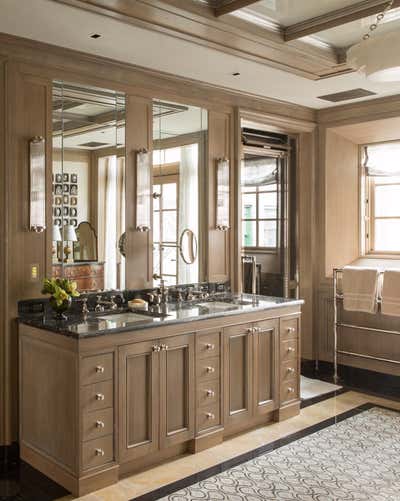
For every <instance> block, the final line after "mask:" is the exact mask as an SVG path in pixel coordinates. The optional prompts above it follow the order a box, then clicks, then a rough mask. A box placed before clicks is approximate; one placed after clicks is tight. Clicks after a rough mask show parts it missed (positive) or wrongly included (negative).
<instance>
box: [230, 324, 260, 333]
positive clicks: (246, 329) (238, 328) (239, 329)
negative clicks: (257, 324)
mask: <svg viewBox="0 0 400 501" xmlns="http://www.w3.org/2000/svg"><path fill="white" fill-rule="evenodd" d="M252 329H253V324H240V325H232V326H231V327H225V329H224V333H226V334H227V335H228V336H240V335H243V334H252Z"/></svg>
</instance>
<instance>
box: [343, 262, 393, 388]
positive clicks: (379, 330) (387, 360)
mask: <svg viewBox="0 0 400 501" xmlns="http://www.w3.org/2000/svg"><path fill="white" fill-rule="evenodd" d="M342 272H343V268H334V269H333V381H334V382H335V383H337V382H338V380H339V377H338V354H340V355H350V356H352V357H358V358H365V359H367V360H377V361H379V362H387V363H391V364H396V365H400V360H391V359H390V358H382V357H375V356H373V355H365V354H362V353H354V352H351V351H345V350H338V327H348V328H351V329H358V330H365V331H372V332H379V333H381V334H396V335H399V336H400V331H395V330H388V329H377V328H374V327H365V326H363V325H354V324H348V323H343V322H339V321H338V302H339V301H340V302H342V301H343V294H339V293H338V286H337V285H338V275H339V274H340V273H342ZM383 273H384V272H383V271H380V272H379V275H380V276H381V275H383ZM377 302H378V306H379V305H380V304H381V303H382V298H381V297H378V299H377Z"/></svg>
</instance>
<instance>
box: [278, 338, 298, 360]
mask: <svg viewBox="0 0 400 501" xmlns="http://www.w3.org/2000/svg"><path fill="white" fill-rule="evenodd" d="M297 356H298V342H297V339H289V340H288V341H283V342H281V362H286V361H287V360H293V359H296V358H297Z"/></svg>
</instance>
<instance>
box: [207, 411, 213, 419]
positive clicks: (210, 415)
mask: <svg viewBox="0 0 400 501" xmlns="http://www.w3.org/2000/svg"><path fill="white" fill-rule="evenodd" d="M206 417H207V419H215V416H214V414H213V413H212V412H206Z"/></svg>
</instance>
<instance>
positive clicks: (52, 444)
mask: <svg viewBox="0 0 400 501" xmlns="http://www.w3.org/2000/svg"><path fill="white" fill-rule="evenodd" d="M268 314H269V318H268ZM240 320H245V322H243V321H242V322H240ZM190 328H191V329H193V331H191V332H187V324H185V323H182V324H174V325H172V324H171V325H167V324H166V325H165V327H163V328H160V327H152V328H147V329H145V330H142V331H139V330H134V331H131V332H122V333H116V334H113V335H112V336H111V335H110V336H99V337H93V338H86V339H85V338H82V339H73V338H71V337H65V336H59V335H57V334H55V333H53V332H48V331H45V330H41V329H36V328H34V327H31V326H28V325H21V327H20V399H21V401H20V409H21V431H20V437H21V439H20V445H21V456H22V458H23V459H24V460H25V461H27V462H28V463H30V464H31V465H33V466H34V467H35V468H37V469H39V470H40V471H42V472H43V473H44V474H46V475H48V476H50V477H51V478H53V479H54V480H55V481H56V482H58V483H60V484H62V485H63V486H65V487H66V488H67V489H68V490H70V491H72V492H73V493H74V494H75V495H83V494H85V493H87V492H90V491H91V490H96V489H99V488H101V487H102V486H105V485H108V484H110V483H113V482H115V481H117V479H118V476H119V474H120V472H122V473H123V474H127V473H129V472H132V471H135V470H137V469H140V468H143V467H145V466H149V465H151V464H154V463H156V462H159V461H161V460H165V459H166V458H168V457H173V456H176V455H177V454H181V453H183V452H185V451H187V450H190V451H192V452H196V451H200V450H202V449H205V448H207V447H210V446H212V445H215V444H216V443H218V442H219V441H221V440H222V439H223V438H224V437H226V436H229V435H232V434H233V433H237V432H239V431H243V430H246V429H249V428H251V427H254V426H256V425H260V424H262V423H267V422H268V421H271V420H273V419H275V420H277V419H278V420H280V419H285V418H287V417H290V416H293V415H295V414H297V413H298V412H299V381H300V379H299V378H300V357H299V348H300V314H299V308H298V307H296V308H295V307H287V308H285V309H283V313H282V310H280V309H276V310H274V311H271V312H255V313H246V314H245V315H244V317H241V316H240V315H238V316H231V317H223V318H218V319H209V320H199V321H194V322H192V323H191V324H190ZM43 402H46V405H43Z"/></svg>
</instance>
